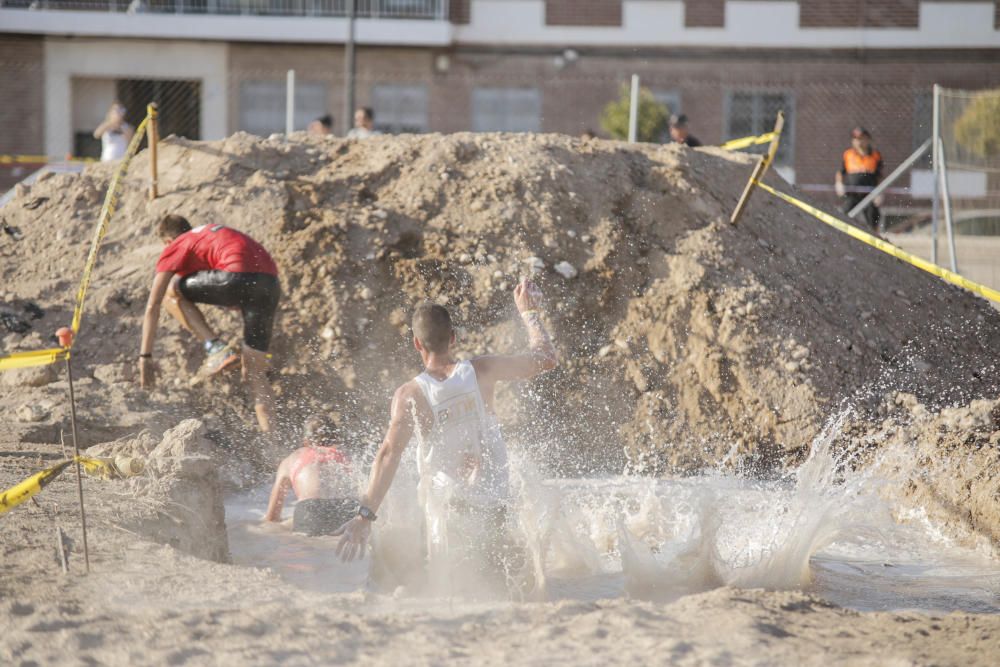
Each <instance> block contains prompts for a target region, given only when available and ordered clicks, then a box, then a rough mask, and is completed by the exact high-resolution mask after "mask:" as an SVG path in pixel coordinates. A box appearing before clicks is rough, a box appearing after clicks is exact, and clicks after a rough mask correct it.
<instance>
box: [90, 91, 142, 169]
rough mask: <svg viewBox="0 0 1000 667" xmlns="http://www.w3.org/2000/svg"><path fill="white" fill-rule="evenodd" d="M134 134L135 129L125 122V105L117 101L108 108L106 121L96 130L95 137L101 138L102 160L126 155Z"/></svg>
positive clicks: (120, 157)
mask: <svg viewBox="0 0 1000 667" xmlns="http://www.w3.org/2000/svg"><path fill="white" fill-rule="evenodd" d="M134 134H135V129H134V128H133V127H132V126H131V125H129V124H128V123H126V122H125V107H123V106H122V105H121V104H119V103H118V102H115V103H114V104H112V105H111V108H110V109H108V113H107V115H106V116H105V117H104V122H103V123H101V124H100V125H98V126H97V129H96V130H94V138H95V139H100V140H101V162H110V161H111V160H120V159H122V158H123V157H125V151H126V150H127V149H128V143H129V142H130V141H132V135H134Z"/></svg>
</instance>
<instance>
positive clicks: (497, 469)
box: [337, 281, 557, 560]
mask: <svg viewBox="0 0 1000 667" xmlns="http://www.w3.org/2000/svg"><path fill="white" fill-rule="evenodd" d="M514 303H515V304H516V305H517V309H518V312H519V313H520V315H521V319H522V321H523V322H524V325H525V327H526V329H527V331H528V343H529V349H528V350H527V351H525V352H522V353H519V354H505V355H489V356H483V357H476V358H474V359H471V360H469V361H458V360H457V359H456V358H455V357H454V354H453V352H452V347H453V346H454V343H455V333H454V328H453V327H452V323H451V316H450V315H449V313H448V311H447V310H446V309H445V308H444V307H443V306H439V305H434V304H423V305H421V306H420V307H419V308H418V309H417V311H416V313H414V316H413V346H414V347H415V348H416V350H417V351H418V352H419V353H420V357H421V360H422V361H423V363H424V369H425V370H424V372H423V373H422V374H420V375H419V376H418V377H417V378H415V379H413V380H411V381H409V382H407V383H406V384H404V385H402V386H401V387H399V388H398V389H397V390H396V393H395V395H394V396H393V399H392V416H391V420H390V422H389V429H388V431H387V433H386V436H385V439H384V440H383V441H382V445H381V447H379V450H378V453H377V454H376V456H375V461H374V463H373V465H372V472H371V477H370V479H369V483H368V490H367V491H366V492H365V494H364V495H363V496H362V497H361V508H360V510H359V515H358V516H357V517H355V518H354V519H352V520H351V521H348V522H347V523H346V524H344V526H343V527H342V528H341V532H342V533H343V537H342V538H341V540H340V542H339V543H338V545H337V553H338V554H339V555H340V556H341V557H342V558H343V559H344V560H353V559H354V558H356V557H360V556H362V555H363V553H364V549H365V546H366V544H367V541H368V536H369V534H370V531H371V524H372V522H373V521H375V519H376V518H377V517H376V513H377V512H378V509H379V506H380V505H381V504H382V501H383V500H384V499H385V495H386V493H387V492H388V491H389V487H390V486H391V485H392V480H393V478H394V477H395V475H396V470H397V469H398V468H399V463H400V460H401V459H402V456H403V452H404V451H405V449H406V446H407V445H408V444H409V442H410V440H411V439H412V438H413V437H414V435H415V434H417V432H418V429H419V433H420V434H421V436H422V437H421V438H419V439H418V442H421V446H420V450H419V451H418V452H417V454H418V460H419V463H418V465H419V467H420V472H421V475H420V477H421V482H420V484H421V486H422V489H421V496H422V498H421V501H423V502H427V501H428V499H429V493H430V492H431V491H434V492H435V493H434V494H433V497H439V498H444V499H446V500H447V501H448V502H457V503H460V504H464V505H466V506H471V507H473V508H475V507H482V508H489V507H490V506H492V507H497V506H500V507H502V506H503V504H504V503H505V501H506V500H507V498H508V495H509V485H508V469H507V452H506V449H505V448H504V445H503V441H502V439H501V438H500V437H499V431H498V429H497V428H496V422H495V419H494V418H493V414H494V411H493V396H494V388H495V387H496V383H497V382H506V381H515V380H526V379H529V378H532V377H534V376H536V375H538V374H539V373H543V372H545V371H547V370H550V369H552V368H555V366H556V363H557V362H556V352H555V347H554V346H553V345H552V342H551V341H550V340H549V336H548V333H546V331H545V328H544V326H542V320H541V313H540V311H539V309H540V308H541V294H540V293H539V291H538V289H537V288H535V287H534V286H533V285H532V284H531V283H529V282H527V281H521V282H520V283H519V284H518V286H517V287H516V288H515V290H514ZM428 486H430V487H431V488H428ZM437 491H444V492H445V493H443V494H440V495H439V494H438V493H436V492H437Z"/></svg>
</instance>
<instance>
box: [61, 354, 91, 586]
mask: <svg viewBox="0 0 1000 667" xmlns="http://www.w3.org/2000/svg"><path fill="white" fill-rule="evenodd" d="M69 356H70V355H69V353H67V354H66V378H67V379H68V380H69V415H70V424H71V425H72V432H73V453H74V455H75V463H76V493H77V497H78V498H79V499H80V526H81V528H82V529H83V562H84V563H85V564H86V567H87V574H90V549H89V547H88V546H87V513H86V512H85V511H84V510H83V477H82V473H81V472H80V442H79V441H78V440H77V438H76V394H74V393H73V366H72V364H71V362H70V360H69Z"/></svg>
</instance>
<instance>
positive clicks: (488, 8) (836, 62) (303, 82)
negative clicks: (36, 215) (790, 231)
mask: <svg viewBox="0 0 1000 667" xmlns="http://www.w3.org/2000/svg"><path fill="white" fill-rule="evenodd" d="M91 1H93V7H92V9H90V10H87V9H84V8H86V7H88V3H89V2H91ZM356 2H357V5H356V11H357V16H358V18H357V20H356V23H355V40H356V43H357V45H358V46H357V61H356V95H357V102H358V104H359V105H364V106H371V107H373V108H374V110H375V114H376V123H377V124H378V125H379V126H380V127H381V128H382V129H384V130H386V131H390V132H456V131H468V130H472V131H527V132H539V131H540V132H562V133H569V134H579V133H581V132H583V131H584V130H587V129H591V130H596V131H598V133H599V134H601V132H600V122H599V118H600V115H601V111H602V109H603V108H604V106H605V105H606V104H607V103H608V102H609V101H611V100H613V99H615V98H616V97H618V95H619V94H620V91H621V87H622V86H623V85H624V84H625V83H626V82H627V81H628V79H629V77H630V76H631V75H632V74H638V75H639V76H640V79H641V82H642V85H643V86H645V87H647V88H649V89H650V91H651V92H652V93H653V94H654V95H656V96H657V98H658V99H660V100H661V101H663V102H664V103H666V104H667V105H668V106H669V107H670V109H671V111H672V112H683V113H685V114H686V115H687V116H688V118H689V119H690V127H691V130H692V133H693V134H695V135H696V136H698V137H699V138H700V139H701V140H702V141H703V142H705V143H719V142H722V141H725V140H726V139H729V138H733V137H738V136H745V135H748V134H757V133H761V132H765V131H767V130H768V129H770V126H771V125H772V124H773V122H774V115H775V113H776V111H777V110H778V109H782V110H784V111H785V113H786V117H787V125H786V128H787V129H786V132H785V140H784V143H783V146H782V151H781V154H780V156H779V165H780V167H781V169H782V173H783V174H784V175H785V176H786V177H787V178H789V179H790V180H793V181H795V182H797V183H798V184H800V185H802V186H803V187H808V186H814V189H816V190H821V189H822V188H823V187H828V186H829V184H830V183H831V181H832V175H833V172H834V171H835V170H836V168H837V164H838V159H839V155H840V153H841V152H842V151H843V150H844V148H846V147H847V146H848V144H849V132H850V130H851V128H852V127H854V126H855V125H863V126H865V127H867V128H868V129H869V130H870V131H871V132H872V134H873V136H874V138H875V141H876V144H877V145H878V146H879V148H880V149H881V150H882V152H883V154H884V156H885V159H886V165H887V167H888V168H890V169H891V168H892V167H893V166H894V165H896V164H898V163H899V162H901V161H902V160H903V159H905V158H906V157H907V156H908V155H909V154H910V152H911V151H912V150H913V149H914V148H915V147H916V146H919V145H920V143H921V142H922V141H923V140H924V139H926V137H928V136H929V135H930V119H931V108H930V100H931V87H932V85H933V84H935V83H937V84H941V85H943V86H946V87H952V88H963V89H982V88H997V87H1000V0H989V1H985V0H966V1H962V2H953V1H950V0H934V1H926V0H843V1H838V2H828V1H826V0H450V1H449V0H356ZM35 6H36V7H44V8H41V9H39V8H34V9H33V8H29V7H30V6H29V3H28V2H27V1H26V0H0V63H2V70H0V95H2V96H3V98H4V100H5V104H4V105H3V106H2V107H0V154H11V153H32V154H45V155H53V156H62V155H66V154H93V152H94V150H95V146H94V143H93V139H92V138H89V134H90V132H92V130H93V128H94V127H95V126H96V125H97V124H98V123H100V121H101V119H102V117H103V114H104V113H105V111H106V110H107V107H108V106H109V105H110V103H111V102H112V101H113V100H115V99H120V100H122V101H123V102H124V103H125V104H126V106H127V107H129V109H130V116H132V117H141V115H142V107H143V106H144V103H145V101H146V100H149V99H156V100H157V101H158V102H159V103H160V105H161V109H162V114H163V117H164V123H165V124H166V127H165V128H164V134H168V133H170V132H173V133H176V134H182V135H185V136H188V137H191V138H199V139H217V138H221V137H223V136H226V135H228V134H230V133H232V132H236V131H239V130H244V131H248V132H254V133H257V134H262V135H267V134H270V133H272V132H281V131H283V130H284V127H285V95H286V72H287V70H289V69H294V70H295V73H296V74H295V79H296V86H295V91H296V92H295V102H296V114H295V116H296V118H295V125H296V128H297V129H303V128H304V127H305V125H306V124H307V123H308V122H309V120H311V119H313V118H315V117H317V116H321V115H323V114H326V113H332V114H333V115H334V116H335V118H336V124H335V128H336V131H337V133H343V132H344V131H345V129H346V126H345V122H344V121H345V118H344V112H343V106H344V95H345V80H346V79H345V74H344V43H345V41H346V39H347V35H348V25H349V23H348V20H347V19H346V18H345V12H346V11H347V1H346V0H134V1H133V2H131V3H127V2H124V0H120V1H119V0H111V1H110V2H108V1H107V0H102V1H100V2H98V1H97V0H72V1H67V2H62V0H48V1H47V2H46V3H43V4H41V5H38V4H37V3H36V4H35ZM63 7H67V8H63ZM109 9H110V10H111V11H109ZM902 184H903V185H906V182H905V180H904V182H903V183H902Z"/></svg>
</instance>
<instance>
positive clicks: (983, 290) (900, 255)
mask: <svg viewBox="0 0 1000 667" xmlns="http://www.w3.org/2000/svg"><path fill="white" fill-rule="evenodd" d="M757 186H758V187H759V188H760V189H762V190H764V191H766V192H770V193H771V194H772V195H774V196H775V197H777V198H778V199H783V200H785V201H786V202H788V203H789V204H791V205H792V206H796V207H798V208H800V209H802V210H803V211H805V212H806V213H808V214H809V215H811V216H813V217H814V218H816V219H818V220H820V221H821V222H825V223H826V224H828V225H830V226H831V227H833V228H834V229H838V230H840V231H842V232H844V233H845V234H847V235H848V236H853V237H854V238H856V239H857V240H859V241H862V242H864V243H867V244H868V245H870V246H872V247H873V248H878V249H879V250H881V251H882V252H884V253H886V254H889V255H892V256H893V257H895V258H896V259H900V260H902V261H904V262H906V263H907V264H911V265H913V266H915V267H917V268H918V269H921V270H923V271H926V272H927V273H930V274H932V275H935V276H937V277H938V278H941V279H942V280H945V281H947V282H949V283H951V284H952V285H957V286H959V287H962V288H964V289H967V290H969V291H970V292H972V293H974V294H978V295H979V296H981V297H983V298H985V299H989V300H990V301H995V302H996V303H1000V291H997V290H995V289H992V288H990V287H987V286H986V285H980V284H979V283H977V282H973V281H971V280H969V279H968V278H966V277H964V276H960V275H959V274H957V273H955V272H953V271H949V270H948V269H943V268H941V267H940V266H938V265H937V264H932V263H931V262H929V261H927V260H926V259H923V258H921V257H917V256H916V255H911V254H910V253H908V252H906V251H905V250H902V249H900V248H897V247H896V246H894V245H892V244H891V243H889V242H888V241H883V240H882V239H880V238H878V237H877V236H872V235H871V234H869V233H867V232H864V231H862V230H860V229H858V228H857V227H855V226H854V225H849V224H847V223H846V222H844V221H843V220H838V219H837V218H835V217H833V216H832V215H830V214H829V213H826V212H825V211H821V210H819V209H818V208H816V207H815V206H810V205H809V204H807V203H805V202H804V201H801V200H799V199H796V198H795V197H792V196H791V195H786V194H785V193H784V192H779V191H778V190H775V189H774V188H772V187H771V186H770V185H767V184H766V183H762V182H761V181H757Z"/></svg>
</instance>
